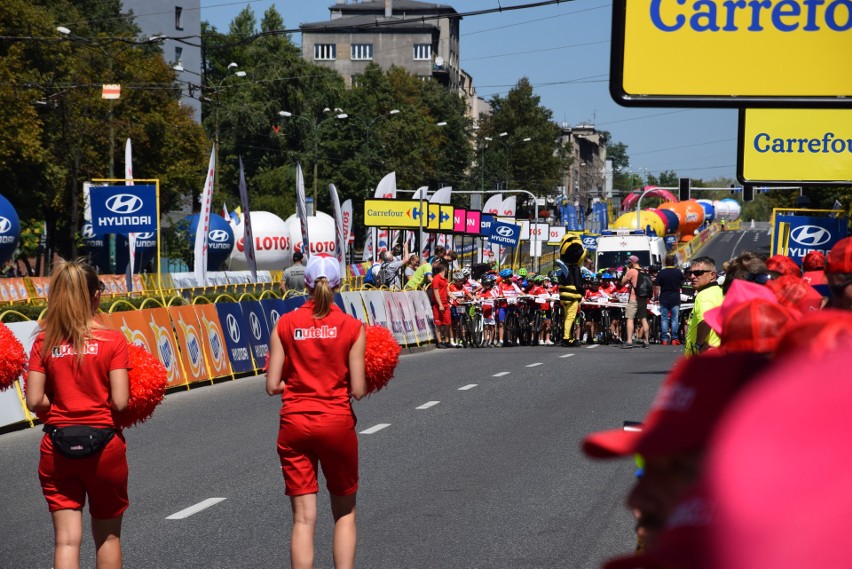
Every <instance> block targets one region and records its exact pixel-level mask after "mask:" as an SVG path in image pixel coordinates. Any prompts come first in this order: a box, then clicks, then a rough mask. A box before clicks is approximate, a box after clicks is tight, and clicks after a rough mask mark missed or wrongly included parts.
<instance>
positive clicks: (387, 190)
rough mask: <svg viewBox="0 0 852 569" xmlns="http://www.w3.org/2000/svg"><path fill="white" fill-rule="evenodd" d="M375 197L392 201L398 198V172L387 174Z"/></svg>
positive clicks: (377, 188)
mask: <svg viewBox="0 0 852 569" xmlns="http://www.w3.org/2000/svg"><path fill="white" fill-rule="evenodd" d="M373 197H374V198H386V199H391V200H392V199H395V198H396V172H391V173H390V174H387V175H386V176H385V177H384V178H382V179H381V180H380V181H379V185H378V186H376V193H375V195H374V196H373Z"/></svg>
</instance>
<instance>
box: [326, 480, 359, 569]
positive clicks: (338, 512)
mask: <svg viewBox="0 0 852 569" xmlns="http://www.w3.org/2000/svg"><path fill="white" fill-rule="evenodd" d="M355 496H356V495H355V494H350V495H349V496H331V515H332V516H334V567H335V569H353V568H354V567H355V547H356V543H357V541H358V530H357V528H356V525H355V502H356V500H355Z"/></svg>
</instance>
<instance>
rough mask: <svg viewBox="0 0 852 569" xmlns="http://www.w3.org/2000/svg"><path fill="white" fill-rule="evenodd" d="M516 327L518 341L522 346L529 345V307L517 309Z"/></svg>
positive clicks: (530, 325)
mask: <svg viewBox="0 0 852 569" xmlns="http://www.w3.org/2000/svg"><path fill="white" fill-rule="evenodd" d="M518 329H519V333H518V343H519V344H520V345H522V346H529V345H530V334H531V331H532V324H531V323H530V311H529V307H526V306H525V307H523V308H521V309H520V310H518Z"/></svg>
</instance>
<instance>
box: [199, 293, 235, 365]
mask: <svg viewBox="0 0 852 569" xmlns="http://www.w3.org/2000/svg"><path fill="white" fill-rule="evenodd" d="M193 308H194V309H195V314H196V315H197V316H198V321H199V323H200V325H201V345H202V346H204V355H205V356H206V358H207V366H208V369H209V370H210V377H211V378H216V377H225V376H227V375H231V365H230V363H229V361H228V360H229V358H228V353H227V345H226V344H225V332H224V331H223V330H222V324H221V323H220V322H219V313H218V311H217V310H216V305H214V304H196V305H194V306H193Z"/></svg>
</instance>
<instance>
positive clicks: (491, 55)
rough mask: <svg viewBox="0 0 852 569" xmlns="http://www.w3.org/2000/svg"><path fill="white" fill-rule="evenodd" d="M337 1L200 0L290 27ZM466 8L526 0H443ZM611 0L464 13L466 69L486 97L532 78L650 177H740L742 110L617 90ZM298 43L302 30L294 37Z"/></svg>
mask: <svg viewBox="0 0 852 569" xmlns="http://www.w3.org/2000/svg"><path fill="white" fill-rule="evenodd" d="M333 3H334V2H331V1H321V0H320V1H318V0H277V1H273V0H244V1H242V2H230V1H228V0H202V2H201V6H202V11H201V18H202V20H207V21H208V22H210V23H211V24H213V25H214V26H216V27H217V28H218V29H219V30H220V31H227V29H228V25H229V23H230V22H231V20H232V19H233V18H234V17H235V16H236V15H237V14H238V13H239V12H240V11H241V10H242V9H244V8H245V7H246V6H250V7H251V8H252V9H253V10H254V12H255V16H256V17H257V19H258V21H259V20H260V18H261V17H262V15H263V12H264V11H265V10H266V9H267V8H269V6H271V5H273V4H274V5H275V7H276V9H277V10H278V11H279V12H280V13H281V15H282V16H283V18H284V24H285V26H286V27H287V28H298V26H299V24H301V23H306V22H316V21H322V20H328V18H329V12H328V7H329V6H331V5H332V4H333ZM442 3H446V4H450V5H452V6H453V7H454V8H455V9H456V11H458V12H469V11H475V10H483V9H489V8H497V7H498V6H500V5H501V4H502V6H503V7H506V6H514V5H520V4H525V3H527V1H526V0H455V1H447V0H444V1H443V2H442ZM611 27H612V2H611V1H606V0H576V1H571V2H565V3H561V4H558V5H553V6H546V7H542V8H531V9H525V10H515V11H510V12H502V13H495V14H488V15H483V16H470V17H466V18H464V19H463V20H462V21H461V24H460V31H461V46H460V48H459V52H460V53H459V55H460V62H461V67H462V68H463V69H464V70H465V71H467V72H468V73H470V74H471V75H472V76H473V80H474V84H475V86H476V88H477V90H478V93H479V95H480V96H481V97H483V98H485V99H488V98H489V97H490V96H491V95H494V94H501V95H505V93H506V92H507V91H508V90H509V89H510V88H511V87H512V86H513V85H514V84H515V83H516V82H517V81H518V79H520V78H521V77H524V76H526V77H528V78H529V79H530V81H531V82H532V84H533V86H534V88H535V92H536V94H538V95H539V96H540V97H541V103H542V104H543V105H544V106H546V107H548V108H549V109H551V110H552V111H553V117H554V119H555V120H557V121H559V122H562V121H567V122H568V123H569V124H571V125H577V124H580V123H589V124H594V125H595V126H596V127H597V128H598V129H600V130H607V131H609V132H610V133H612V136H613V139H614V140H615V141H617V142H622V143H624V144H626V145H627V146H628V149H627V150H628V154H629V156H630V169H631V170H632V171H634V172H636V173H639V174H640V175H642V176H645V174H646V171H648V172H651V173H652V174H655V175H657V174H659V172H661V171H663V170H673V171H675V172H677V173H678V175H680V176H684V177H692V178H701V179H704V180H710V179H715V178H730V179H734V177H735V173H736V156H737V113H736V111H735V110H731V109H719V110H716V109H710V110H708V109H681V108H653V107H643V108H627V107H622V106H620V105H618V104H616V103H615V102H614V101H613V100H612V97H610V94H609V56H610V36H611V31H612V30H611ZM293 40H294V42H295V43H296V44H300V43H301V38H300V36H299V34H298V33H297V34H294V35H293Z"/></svg>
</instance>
